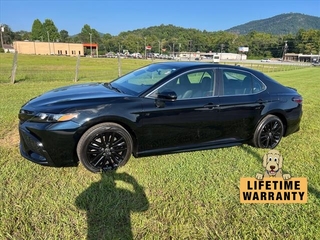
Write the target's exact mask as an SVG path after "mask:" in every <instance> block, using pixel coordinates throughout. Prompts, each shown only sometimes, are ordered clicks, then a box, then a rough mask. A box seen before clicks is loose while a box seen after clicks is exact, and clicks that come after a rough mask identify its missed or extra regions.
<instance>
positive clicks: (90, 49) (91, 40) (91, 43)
mask: <svg viewBox="0 0 320 240" xmlns="http://www.w3.org/2000/svg"><path fill="white" fill-rule="evenodd" d="M89 35H90V54H91V55H90V56H91V57H92V33H89Z"/></svg>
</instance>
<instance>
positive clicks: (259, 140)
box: [253, 115, 284, 149]
mask: <svg viewBox="0 0 320 240" xmlns="http://www.w3.org/2000/svg"><path fill="white" fill-rule="evenodd" d="M283 133H284V127H283V123H282V121H281V120H280V118H278V117H277V116H274V115H267V116H266V117H265V118H263V119H262V120H261V122H260V123H259V124H258V126H257V128H256V130H255V132H254V135H253V145H254V146H255V147H258V148H270V149H272V148H275V147H276V146H277V145H278V144H279V143H280V141H281V139H282V137H283Z"/></svg>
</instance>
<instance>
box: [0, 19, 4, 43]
mask: <svg viewBox="0 0 320 240" xmlns="http://www.w3.org/2000/svg"><path fill="white" fill-rule="evenodd" d="M3 32H4V26H3V25H2V24H0V38H1V47H2V49H3V37H2V33H3Z"/></svg>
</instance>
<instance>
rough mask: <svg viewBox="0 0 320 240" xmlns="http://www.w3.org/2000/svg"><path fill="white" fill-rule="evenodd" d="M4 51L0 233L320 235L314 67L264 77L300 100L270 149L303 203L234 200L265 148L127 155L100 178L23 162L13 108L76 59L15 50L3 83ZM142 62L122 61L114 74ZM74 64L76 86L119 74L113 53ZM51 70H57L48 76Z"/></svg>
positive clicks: (318, 84)
mask: <svg viewBox="0 0 320 240" xmlns="http://www.w3.org/2000/svg"><path fill="white" fill-rule="evenodd" d="M8 56H10V55H9V54H1V55H0V64H1V65H0V70H1V76H0V166H1V172H0V186H1V191H0V239H19V240H20V239H92V240H93V239H284V238H286V239H319V238H320V224H319V219H320V174H319V169H320V112H319V102H320V95H319V90H320V79H319V76H320V69H319V68H302V69H297V70H290V71H274V72H270V73H268V74H269V75H270V76H271V77H273V78H275V79H277V80H278V81H279V82H281V83H283V84H285V85H288V86H292V87H295V88H297V89H298V91H299V92H300V93H301V94H302V95H303V97H304V102H303V109H304V114H303V120H302V123H301V130H300V131H299V132H298V133H296V134H294V135H291V136H289V137H287V138H284V139H283V140H282V142H281V143H280V145H279V146H278V147H277V150H279V151H280V152H281V154H282V155H283V156H284V167H283V168H284V171H285V172H289V173H290V174H291V175H292V176H293V177H307V178H308V203H306V204H240V202H239V181H240V178H241V177H254V176H255V175H256V173H259V172H262V171H263V167H262V157H263V155H264V154H265V153H266V150H263V149H256V148H253V147H250V146H247V145H243V146H240V147H232V148H225V149H217V150H209V151H198V152H192V153H182V154H174V155H163V156H156V157H146V158H140V159H134V158H133V157H132V158H131V159H130V161H129V162H128V164H127V165H126V166H124V167H123V168H121V169H119V170H118V171H116V172H110V173H108V174H105V175H100V174H92V173H90V172H88V171H86V170H85V169H84V168H83V167H82V166H79V167H78V168H49V167H42V166H39V165H36V164H33V163H30V162H29V161H27V160H25V159H23V158H22V157H21V156H20V154H19V150H18V143H19V138H18V132H17V124H18V120H17V114H18V111H19V108H20V107H21V105H22V104H23V103H25V102H26V101H27V100H28V99H30V98H32V97H35V96H37V95H38V94H40V93H42V92H44V91H46V90H49V89H52V88H54V87H58V86H62V85H67V84H73V82H72V81H73V78H74V76H73V74H74V70H75V64H76V59H75V58H66V57H60V58H58V57H51V56H48V57H40V56H20V55H19V57H18V59H19V60H20V62H19V65H18V71H19V70H20V73H18V75H17V76H18V79H17V83H16V84H10V83H9V80H8V79H7V76H8V77H9V76H10V68H11V65H12V55H11V57H8ZM147 63H149V61H143V60H137V61H135V60H125V59H124V60H122V71H123V73H125V72H128V71H130V70H131V69H135V68H137V67H139V66H143V65H146V64H147ZM80 64H81V65H80V66H81V71H80V73H81V74H80V79H79V82H84V81H95V80H99V81H101V80H103V79H105V80H106V81H108V80H110V79H113V78H115V77H116V76H117V73H118V71H117V60H116V59H81V63H80ZM24 69H25V72H24V73H23V71H22V70H24ZM21 71H22V73H21ZM54 72H60V73H61V75H60V76H59V75H55V77H53V78H51V77H50V74H53V73H54ZM67 72H68V74H69V72H70V76H69V75H68V74H67ZM30 73H33V75H32V74H30ZM97 73H98V74H97ZM8 74H9V75H8ZM100 75H101V76H100ZM63 76H66V77H65V78H63Z"/></svg>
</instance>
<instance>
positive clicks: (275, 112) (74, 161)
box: [19, 62, 302, 172]
mask: <svg viewBox="0 0 320 240" xmlns="http://www.w3.org/2000/svg"><path fill="white" fill-rule="evenodd" d="M301 117H302V96H301V95H300V94H299V93H298V92H297V91H296V90H295V89H293V88H290V87H286V86H283V85H281V84H280V83H278V82H276V81H275V80H273V79H271V78H270V77H268V76H266V75H265V74H263V73H261V72H258V71H255V70H252V69H247V68H243V67H239V66H231V65H230V66H229V65H219V64H212V63H200V62H162V63H155V64H151V65H148V66H145V67H143V68H140V69H137V70H135V71H133V72H131V73H129V74H127V75H124V76H122V77H119V78H118V79H115V80H114V81H112V82H110V83H87V84H75V85H71V86H64V87H61V88H58V89H54V90H51V91H49V92H46V93H44V94H42V95H40V96H38V97H36V98H33V99H31V100H30V101H29V102H27V103H26V104H25V105H23V106H22V108H21V110H20V112H19V119H20V123H19V133H20V152H21V155H22V156H23V157H25V158H26V159H28V160H31V161H33V162H35V163H38V164H42V165H47V166H54V167H62V166H76V165H78V162H81V163H82V164H83V165H84V167H86V168H87V169H88V170H89V171H92V172H100V171H106V170H110V169H116V168H118V167H119V166H123V165H124V164H126V163H127V161H128V160H129V158H130V157H131V155H133V156H134V157H136V158H138V157H143V156H150V155H159V154H169V153H178V152H184V151H193V150H204V149H214V148H221V147H230V146H235V145H241V144H246V143H248V144H251V145H253V146H255V147H258V148H274V147H276V146H277V145H278V144H279V142H280V141H281V139H282V137H283V136H288V135H290V134H293V133H294V132H296V131H298V130H299V125H300V121H301Z"/></svg>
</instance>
